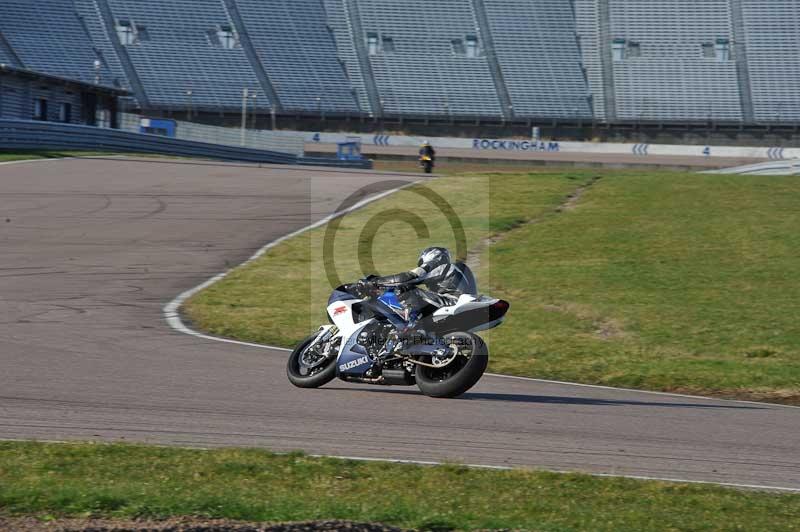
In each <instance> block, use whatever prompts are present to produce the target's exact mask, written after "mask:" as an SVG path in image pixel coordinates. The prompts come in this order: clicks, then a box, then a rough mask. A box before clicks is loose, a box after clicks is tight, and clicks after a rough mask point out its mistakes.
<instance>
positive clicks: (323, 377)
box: [286, 334, 336, 388]
mask: <svg viewBox="0 0 800 532" xmlns="http://www.w3.org/2000/svg"><path fill="white" fill-rule="evenodd" d="M316 337H317V335H316V334H312V335H311V336H309V337H308V338H306V339H305V340H303V341H302V342H300V343H299V344H297V347H295V348H294V351H292V354H291V355H289V361H288V362H287V363H286V376H287V377H289V382H291V383H292V384H294V385H295V386H297V387H298V388H319V387H320V386H324V385H325V384H328V383H329V382H331V381H332V380H333V379H334V378H335V377H336V357H332V358H330V359H328V360H326V361H325V362H323V365H321V366H319V367H317V368H312V369H310V370H309V368H308V367H306V366H304V365H303V363H302V361H301V357H302V356H303V355H304V354H305V351H306V349H307V348H308V346H309V344H310V343H311V342H313V341H314V339H315V338H316Z"/></svg>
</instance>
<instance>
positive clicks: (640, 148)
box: [633, 144, 650, 155]
mask: <svg viewBox="0 0 800 532" xmlns="http://www.w3.org/2000/svg"><path fill="white" fill-rule="evenodd" d="M649 149H650V145H649V144H634V145H633V154H634V155H649V154H648V153H647V151H648V150H649Z"/></svg>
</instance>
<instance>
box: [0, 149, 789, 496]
mask: <svg viewBox="0 0 800 532" xmlns="http://www.w3.org/2000/svg"><path fill="white" fill-rule="evenodd" d="M81 158H84V159H86V158H90V157H63V158H56V159H25V160H20V161H6V162H2V163H0V166H5V165H12V164H27V163H37V162H38V163H41V162H52V161H64V160H72V159H81ZM414 184H415V183H409V184H408V185H405V186H403V187H398V188H396V189H392V190H388V191H386V192H383V193H381V194H378V195H376V196H373V197H371V198H367V199H364V200H361V201H360V202H358V203H356V204H355V205H353V206H352V207H350V208H349V209H346V210H344V211H342V212H340V213H335V214H332V215H330V216H327V217H325V218H323V219H321V220H319V221H318V222H315V223H313V224H311V225H309V226H307V227H304V228H302V229H299V230H297V231H294V232H293V233H290V234H288V235H286V236H283V237H281V238H278V239H277V240H274V241H272V242H270V243H268V244H266V245H265V246H263V247H262V248H261V249H259V250H258V251H257V252H256V253H255V254H254V255H253V256H252V257H250V258H249V259H247V260H246V261H245V262H243V263H242V264H240V265H239V266H237V267H234V268H231V269H229V270H227V271H225V272H223V273H220V274H218V275H215V276H214V277H212V278H211V279H209V280H207V281H206V282H204V283H202V284H200V285H198V286H196V287H195V288H192V289H191V290H187V291H185V292H183V293H182V294H180V295H179V296H178V297H176V298H175V299H173V300H172V301H170V302H169V303H167V305H166V306H165V307H164V317H165V318H166V320H167V323H168V324H169V326H170V327H172V328H173V329H175V330H176V331H178V332H181V333H184V334H188V335H191V336H195V337H197V338H202V339H204V340H213V341H216V342H224V343H229V344H236V345H242V346H246V347H254V348H258V349H269V350H273V351H291V349H287V348H285V347H277V346H270V345H263V344H256V343H251V342H242V341H239V340H232V339H229V338H220V337H217V336H211V335H208V334H203V333H200V332H198V331H195V330H193V329H191V328H189V327H187V326H186V324H184V323H183V321H182V320H181V317H180V313H179V311H180V307H181V306H182V305H183V303H185V302H186V300H187V299H189V298H190V297H192V296H193V295H195V294H196V293H198V292H200V291H201V290H204V289H205V288H208V287H209V286H211V285H213V284H215V283H217V282H218V281H220V280H222V279H224V278H225V277H227V276H228V275H229V274H230V273H231V272H232V271H233V270H234V269H236V268H238V267H241V266H244V265H246V264H249V263H251V262H253V261H254V260H256V259H258V258H260V257H261V256H263V255H264V254H265V253H266V252H267V251H269V250H270V249H271V248H274V247H275V246H277V245H279V244H281V243H282V242H285V241H287V240H289V239H290V238H293V237H295V236H298V235H300V234H303V233H305V232H306V231H311V230H312V229H316V228H317V227H321V226H323V225H325V224H326V223H328V222H330V221H331V220H333V219H335V218H339V217H341V216H345V215H347V214H349V213H351V212H353V211H356V210H358V209H361V208H363V207H365V206H366V205H369V204H370V203H373V202H375V201H378V200H380V199H383V198H385V197H387V196H390V195H391V194H394V193H395V192H398V191H400V190H403V189H404V188H407V187H410V186H412V185H414ZM486 375H488V376H491V377H499V378H505V379H516V380H524V381H530V382H540V383H545V384H559V385H565V386H577V387H583V388H597V389H602V390H614V391H626V392H637V393H644V394H651V395H663V396H670V397H683V398H691V399H700V400H707V401H708V400H715V399H713V398H710V397H702V396H694V395H684V394H675V393H666V392H651V391H646V390H632V389H627V388H614V387H611V386H599V385H595V384H580V383H572V382H561V381H551V380H544V379H534V378H530V377H516V376H513V375H499V374H493V373H487V374H486ZM728 402H736V403H745V404H755V405H761V406H764V405H765V404H768V403H757V402H754V401H728ZM768 405H769V406H778V407H784V408H800V407H793V406H789V405H775V404H771V403H769V404H768ZM12 441H13V440H12ZM53 443H70V442H53ZM311 456H315V457H327V458H338V459H344V460H358V461H364V462H387V463H396V464H415V465H426V466H439V465H444V463H443V462H429V461H417V460H399V459H391V458H364V457H354V456H332V455H311ZM465 467H470V468H476V469H491V470H500V471H507V470H513V469H515V468H512V467H507V466H491V465H485V464H466V465H465ZM550 472H553V473H562V474H567V473H577V474H588V475H590V476H594V477H603V478H630V479H634V480H651V481H660V482H677V483H684V484H705V485H718V486H725V487H730V488H740V489H756V490H770V491H782V492H790V493H800V489H798V488H785V487H778V486H763V485H758V484H734V483H727V482H711V481H703V480H686V479H676V478H661V477H648V476H641V475H614V474H609V473H582V472H573V471H558V470H550Z"/></svg>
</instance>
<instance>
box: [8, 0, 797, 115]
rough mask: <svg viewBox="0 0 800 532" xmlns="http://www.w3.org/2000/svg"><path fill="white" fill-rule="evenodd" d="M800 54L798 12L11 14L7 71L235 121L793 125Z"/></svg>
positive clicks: (198, 6) (311, 5)
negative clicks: (249, 117) (257, 117)
mask: <svg viewBox="0 0 800 532" xmlns="http://www.w3.org/2000/svg"><path fill="white" fill-rule="evenodd" d="M118 26H119V27H118ZM125 28H128V29H127V30H126V29H125ZM121 32H122V33H124V32H127V33H124V35H123V36H122V37H124V40H126V42H122V40H121V36H120V33H121ZM798 43H800V4H798V2H797V1H796V0H704V1H703V2H692V1H690V0H605V1H601V0H570V1H567V0H437V1H435V2H430V1H427V0H402V1H401V0H269V1H267V0H161V1H155V0H2V16H0V63H7V64H10V65H12V66H15V67H18V68H27V69H31V70H35V71H41V72H43V73H46V74H51V75H56V76H62V77H67V78H74V79H78V80H81V81H89V82H94V81H95V80H96V77H97V75H98V74H99V76H100V82H101V83H103V84H106V85H117V86H121V87H123V88H129V89H131V90H132V91H133V92H134V94H135V96H136V97H137V99H138V100H139V103H140V104H142V105H143V106H145V107H148V108H153V109H163V110H181V111H183V110H186V109H188V108H189V107H192V108H193V109H194V110H196V111H201V110H203V111H213V112H237V111H238V110H239V109H240V108H241V105H242V90H243V89H244V88H247V89H249V90H250V93H251V94H252V93H255V94H256V96H257V97H256V98H255V99H251V101H250V104H249V105H250V107H251V108H252V106H253V105H255V106H256V107H257V108H258V109H260V110H261V111H262V112H265V111H267V110H269V109H272V108H273V103H275V104H278V105H276V108H278V107H279V108H280V109H281V110H283V111H286V112H291V113H295V112H298V113H309V114H317V113H320V112H322V113H331V114H347V115H350V114H354V115H372V116H377V115H396V116H397V115H399V116H406V117H410V116H422V117H433V118H447V117H453V118H467V117H469V118H473V117H474V118H489V119H499V118H517V119H519V118H532V119H561V120H576V119H580V120H584V119H591V118H594V119H597V120H601V121H602V120H608V121H612V122H613V121H625V122H637V121H659V122H661V121H663V122H699V121H702V122H706V121H722V122H743V121H750V120H753V119H755V120H757V121H762V122H785V121H796V120H798V119H800V91H797V90H796V87H797V86H798V85H800V55H798V54H797V45H798ZM97 60H100V69H99V72H98V71H97V70H96V69H95V61H97ZM273 94H274V95H275V96H276V97H277V100H278V101H276V102H271V101H270V100H269V97H270V95H273Z"/></svg>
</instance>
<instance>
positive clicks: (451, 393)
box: [287, 264, 509, 397]
mask: <svg viewBox="0 0 800 532" xmlns="http://www.w3.org/2000/svg"><path fill="white" fill-rule="evenodd" d="M459 266H460V267H461V268H463V269H464V270H466V271H467V272H468V271H469V270H468V268H467V267H466V266H465V265H463V264H460V265H459ZM468 276H469V279H470V282H469V285H470V286H469V287H468V288H467V289H466V290H463V291H461V292H460V293H458V294H440V293H435V292H431V291H429V290H425V289H424V288H423V287H422V285H423V284H424V283H425V279H424V278H423V279H418V280H415V281H413V282H408V283H402V284H393V285H375V284H373V283H372V282H371V280H372V279H373V278H372V277H368V278H366V279H362V280H361V281H359V282H358V283H355V284H349V285H343V286H340V287H338V288H337V289H335V290H334V291H333V293H332V294H331V297H330V299H329V300H328V308H327V311H328V316H329V317H330V320H331V322H332V324H331V325H324V326H322V327H320V328H319V330H318V331H317V332H316V333H314V334H312V335H311V336H309V337H308V338H306V339H305V340H303V341H302V342H300V343H299V344H298V345H297V347H296V348H295V349H294V351H293V352H292V354H291V355H290V357H289V362H288V364H287V375H288V377H289V380H290V381H291V382H292V384H294V385H295V386H298V387H300V388H318V387H320V386H323V385H324V384H327V383H328V382H330V381H332V380H333V379H334V378H336V377H338V378H340V379H342V380H344V381H347V382H357V383H365V384H377V385H389V386H414V385H415V384H416V385H417V386H418V387H419V389H420V390H421V391H422V393H424V394H425V395H428V396H430V397H457V396H459V395H461V394H463V393H464V392H466V391H467V390H469V389H470V388H472V387H473V386H474V385H475V384H476V383H477V382H478V380H480V378H481V376H482V375H483V373H484V371H485V370H486V366H487V363H488V358H489V351H488V348H487V346H486V343H485V342H484V341H483V340H482V339H481V338H480V337H479V336H477V335H476V334H475V333H476V332H478V331H483V330H487V329H492V328H494V327H497V326H498V325H500V324H501V323H502V322H503V320H504V319H505V315H506V313H507V312H508V309H509V303H508V302H507V301H504V300H502V299H495V298H491V297H487V296H482V295H478V294H477V288H476V286H475V281H474V277H473V276H472V274H471V273H469V275H468Z"/></svg>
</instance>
